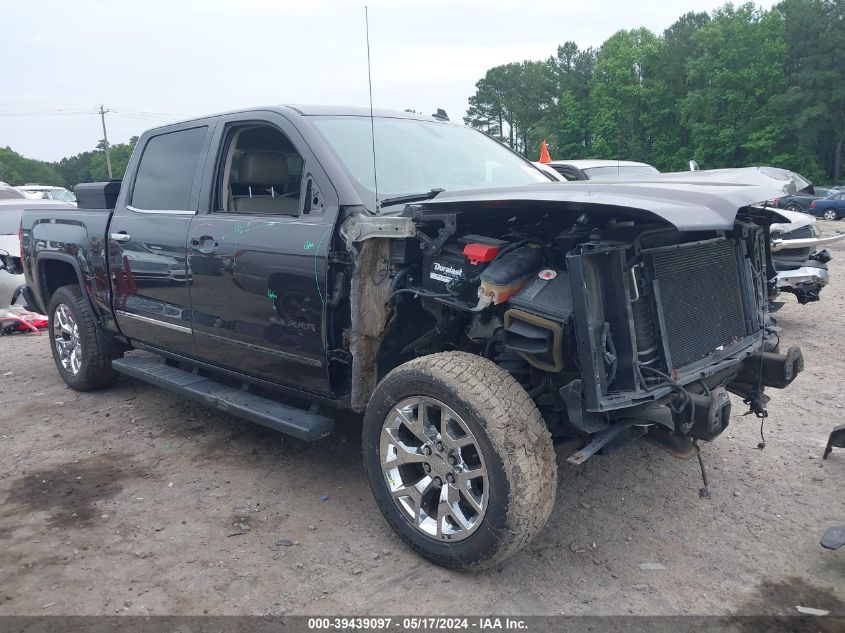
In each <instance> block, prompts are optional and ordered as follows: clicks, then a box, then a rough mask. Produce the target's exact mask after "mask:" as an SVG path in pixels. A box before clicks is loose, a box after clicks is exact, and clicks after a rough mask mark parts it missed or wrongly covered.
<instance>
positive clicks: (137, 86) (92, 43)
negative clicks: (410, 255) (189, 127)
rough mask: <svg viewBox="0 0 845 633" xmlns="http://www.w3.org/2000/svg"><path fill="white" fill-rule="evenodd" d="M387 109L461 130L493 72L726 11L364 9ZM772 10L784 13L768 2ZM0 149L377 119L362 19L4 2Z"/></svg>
mask: <svg viewBox="0 0 845 633" xmlns="http://www.w3.org/2000/svg"><path fill="white" fill-rule="evenodd" d="M367 2H368V5H369V13H370V42H371V52H372V71H373V100H374V104H375V106H376V107H381V108H395V109H400V110H401V109H405V108H413V109H415V110H418V111H421V112H424V113H426V114H429V113H431V112H434V111H435V109H436V108H438V107H440V108H444V109H445V110H446V111H447V112H448V114H449V116H450V117H451V118H452V119H453V120H456V119H457V120H460V119H461V118H462V117H463V115H464V113H465V111H466V107H467V99H468V98H469V97H470V95H472V94H473V93H474V85H475V82H476V81H478V79H479V78H481V77H482V76H483V75H484V73H485V71H486V70H487V69H488V68H490V67H491V66H495V65H498V64H503V63H507V62H512V61H521V60H524V59H544V58H547V57H549V56H550V55H553V54H554V53H555V51H556V49H557V45H558V44H560V43H562V42H564V41H566V40H574V41H575V42H577V43H578V44H579V45H580V46H582V47H586V46H591V45H593V46H596V45H600V44H601V43H602V42H603V41H604V40H605V39H606V38H607V37H609V36H610V35H612V34H613V33H614V32H616V31H618V30H620V29H631V28H637V27H639V26H646V27H648V28H649V29H651V30H653V31H655V32H658V33H659V32H661V31H662V30H663V29H665V28H666V27H668V26H669V25H671V24H672V22H674V21H675V19H676V18H677V17H678V16H680V15H681V14H683V13H685V12H687V11H692V10H696V11H702V10H707V11H709V10H712V9H713V8H715V7H716V6H718V5H719V2H718V1H717V0H680V1H678V0H644V1H641V2H631V0H551V1H550V0H545V1H544V0H533V1H530V2H518V1H516V0H488V1H485V2H449V1H447V0H425V1H416V0H413V1H411V0H408V1H398V0H396V1H393V2H390V1H387V0H367ZM763 4H764V6H769V5H771V4H772V3H771V2H768V1H767V2H764V3H763ZM3 5H4V6H3V8H2V16H3V24H4V26H3V34H2V37H0V59H2V60H4V64H3V67H4V68H5V71H6V73H5V74H6V76H5V77H3V79H2V86H3V89H2V91H0V146H10V147H12V149H14V150H16V151H18V152H20V153H22V154H24V155H25V156H29V157H32V158H40V159H43V160H56V159H59V158H61V157H63V156H69V155H73V154H76V153H79V152H82V151H85V150H88V149H91V148H93V147H94V146H95V145H96V143H97V141H98V140H99V139H101V138H102V130H101V128H100V118H99V116H98V115H96V114H94V113H95V112H96V109H97V107H98V106H99V104H101V103H103V104H105V106H106V107H107V108H109V109H111V110H112V111H113V113H110V114H108V115H106V123H107V126H108V134H109V140H110V141H111V142H112V143H119V142H126V141H127V140H128V139H129V137H130V136H133V135H138V134H140V133H141V132H142V131H143V130H145V129H146V128H149V127H153V126H155V125H158V124H160V123H164V122H167V121H173V120H178V119H182V118H188V117H191V116H195V115H200V114H208V113H213V112H219V111H224V110H232V109H237V108H242V107H249V106H255V105H266V104H274V103H329V104H344V105H366V104H367V65H366V63H367V54H366V47H365V37H364V34H365V31H364V3H363V2H357V1H352V0H293V1H291V0H240V1H236V0H168V1H162V0H140V1H131V2H130V1H124V0H112V1H104V0H75V1H74V2H68V1H67V0H28V1H26V2H12V1H9V2H4V3H3Z"/></svg>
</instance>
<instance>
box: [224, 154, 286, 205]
mask: <svg viewBox="0 0 845 633" xmlns="http://www.w3.org/2000/svg"><path fill="white" fill-rule="evenodd" d="M237 178H238V185H239V186H240V187H241V188H243V187H246V188H247V191H248V193H247V194H245V195H244V194H241V195H236V196H233V197H232V201H233V204H234V207H235V211H237V212H239V213H249V212H255V213H279V214H282V215H299V192H298V191H295V192H290V193H287V194H286V193H284V190H285V185H286V184H287V181H288V163H287V159H286V158H285V157H284V156H283V155H281V154H277V153H275V152H262V151H251V152H244V153H243V155H242V156H241V160H240V164H239V165H238V175H237Z"/></svg>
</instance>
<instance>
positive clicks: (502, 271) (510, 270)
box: [478, 243, 543, 304]
mask: <svg viewBox="0 0 845 633" xmlns="http://www.w3.org/2000/svg"><path fill="white" fill-rule="evenodd" d="M542 266H543V249H542V248H541V247H540V245H539V244H533V243H529V244H526V245H525V246H520V247H519V248H516V249H514V250H512V251H510V252H507V253H504V254H503V255H500V256H499V257H497V258H496V259H495V260H493V262H491V263H490V265H489V266H487V268H485V269H484V272H483V273H481V276H480V279H481V284H480V286H479V288H478V296H479V298H481V299H485V298H486V299H489V300H490V301H491V302H492V303H493V304H498V303H504V302H505V301H507V300H508V299H510V298H511V297H512V296H513V295H515V294H516V293H517V292H519V291H520V290H521V289H522V287H523V286H524V285H525V284H526V283H528V281H529V280H530V279H531V278H532V277H533V276H534V273H535V272H537V270H539V269H540V268H541V267H542Z"/></svg>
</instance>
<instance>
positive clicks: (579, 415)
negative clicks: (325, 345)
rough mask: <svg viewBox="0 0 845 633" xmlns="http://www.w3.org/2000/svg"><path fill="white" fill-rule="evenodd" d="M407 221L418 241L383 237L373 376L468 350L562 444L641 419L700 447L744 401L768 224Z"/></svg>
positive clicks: (529, 218)
mask: <svg viewBox="0 0 845 633" xmlns="http://www.w3.org/2000/svg"><path fill="white" fill-rule="evenodd" d="M414 213H415V215H414V222H415V224H416V225H417V227H418V229H419V235H418V237H416V238H404V239H398V240H391V241H390V242H391V243H390V252H389V262H388V264H389V266H390V269H391V271H392V280H391V288H390V294H389V299H388V304H389V308H390V310H391V316H390V319H389V322H388V333H389V334H388V336H387V337H386V340H385V344H384V346H383V348H382V350H381V353H380V357H379V361H378V362H379V374H380V375H383V374H384V373H385V372H386V371H389V369H391V368H392V367H394V366H397V365H399V364H401V363H402V362H405V361H406V360H408V359H410V358H412V357H415V356H419V355H421V354H426V353H432V352H436V351H444V350H462V351H467V352H471V353H474V354H479V355H482V356H484V357H486V358H488V359H490V360H492V361H493V362H495V363H496V364H498V365H499V366H501V367H503V368H504V369H506V370H507V371H508V372H509V373H510V374H511V375H512V376H514V378H515V379H516V380H517V381H519V383H520V384H522V386H523V387H524V388H525V389H526V391H528V393H529V394H530V395H531V397H532V398H533V399H534V401H535V403H536V404H537V405H538V407H539V408H540V410H541V412H542V413H543V416H544V417H545V419H546V420H547V423H548V424H549V426H550V428H551V429H552V430H553V433H554V432H556V431H557V432H559V433H560V434H561V435H571V434H572V433H573V432H575V433H581V434H592V433H596V432H598V431H602V430H605V429H608V428H609V427H610V426H611V425H612V424H613V423H614V422H615V421H619V420H622V419H625V420H628V421H629V422H630V421H632V420H637V419H639V420H640V421H641V422H643V421H648V422H649V423H651V424H654V423H657V424H662V425H663V426H664V427H665V428H667V429H668V430H670V431H672V432H680V433H682V434H688V435H690V436H692V437H694V438H697V439H705V440H709V439H713V438H714V437H715V436H716V435H718V434H719V433H720V432H721V431H722V430H723V429H724V427H725V426H726V425H727V421H728V418H729V414H730V400H729V399H728V396H727V390H731V391H734V392H735V393H739V394H740V395H742V396H743V397H749V398H750V397H756V396H753V394H752V395H749V394H750V392H752V391H755V388H754V387H755V386H754V385H752V386H748V385H750V384H751V382H754V381H753V380H751V379H749V380H750V382H749V383H748V384H746V383H740V382H737V380H738V378H742V376H741V374H742V368H743V364H742V363H743V360H744V359H747V358H749V357H751V356H752V355H753V354H755V353H757V352H759V349H760V348H761V346H762V339H763V338H764V336H765V328H766V312H765V304H766V297H767V292H768V281H767V277H768V275H767V269H768V263H767V253H766V250H765V247H764V245H765V240H766V239H767V235H766V227H765V226H760V225H757V224H755V223H754V222H752V221H751V220H750V219H747V218H746V219H743V218H738V219H737V222H736V223H735V225H734V228H733V230H731V231H686V232H682V231H679V230H677V229H676V228H675V227H672V226H667V225H666V224H660V223H648V222H644V221H642V220H632V219H627V218H624V217H621V218H620V217H612V216H607V215H604V214H602V215H598V214H596V215H591V214H589V213H552V212H544V211H539V210H537V211H531V212H526V210H524V209H523V210H521V211H520V212H519V213H513V212H512V210H510V209H491V210H490V212H488V213H485V214H483V217H482V216H481V215H479V214H466V215H462V214H461V213H459V212H458V213H455V214H442V213H438V214H430V213H426V212H425V211H423V210H420V209H417V210H415V211H414ZM756 387H758V389H757V391H759V392H760V398H762V389H761V388H759V387H760V386H759V385H757V386H756ZM694 398H698V400H697V401H695V400H694ZM758 408H759V406H758Z"/></svg>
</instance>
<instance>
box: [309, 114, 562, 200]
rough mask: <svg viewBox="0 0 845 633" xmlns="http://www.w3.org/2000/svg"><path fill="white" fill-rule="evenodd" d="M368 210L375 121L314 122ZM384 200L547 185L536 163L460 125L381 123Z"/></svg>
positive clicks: (338, 119) (379, 158) (404, 121)
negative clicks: (433, 192) (437, 192)
mask: <svg viewBox="0 0 845 633" xmlns="http://www.w3.org/2000/svg"><path fill="white" fill-rule="evenodd" d="M313 123H314V127H315V128H316V129H317V130H318V131H319V132H320V134H321V135H322V136H323V138H325V140H326V141H327V142H328V144H329V145H330V146H331V148H332V149H333V150H334V152H335V154H336V156H337V158H338V159H339V160H340V162H341V164H342V165H343V167H344V169H345V170H346V172H347V174H348V175H349V177H350V179H351V180H352V183H353V184H354V185H355V187H356V189H358V193H359V194H360V195H361V198H362V200H364V203H365V204H366V205H367V207H368V208H370V209H374V208H375V178H374V177H373V139H372V135H371V128H370V119H369V118H367V117H358V116H335V117H322V116H321V117H313ZM373 124H374V128H375V142H376V160H377V165H378V172H377V176H378V197H379V200H384V199H386V198H393V197H396V196H402V195H408V194H416V193H425V192H428V191H431V190H432V189H445V190H446V191H454V190H465V189H483V188H486V187H507V186H516V185H530V184H535V183H542V182H545V183H548V182H549V178H548V177H546V176H545V175H543V174H542V173H541V172H540V171H539V170H538V169H537V168H535V167H534V166H533V165H531V163H529V162H528V161H526V160H524V159H523V158H522V157H520V156H519V155H517V154H515V153H514V152H512V151H510V150H509V149H507V148H506V147H505V146H504V145H501V144H500V143H498V142H497V141H494V140H493V139H491V138H490V137H488V136H485V135H484V134H482V133H480V132H477V131H476V130H472V129H469V128H465V127H461V126H458V125H450V124H444V123H437V122H434V121H417V120H414V119H390V118H376V119H375V120H374V121H373Z"/></svg>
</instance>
